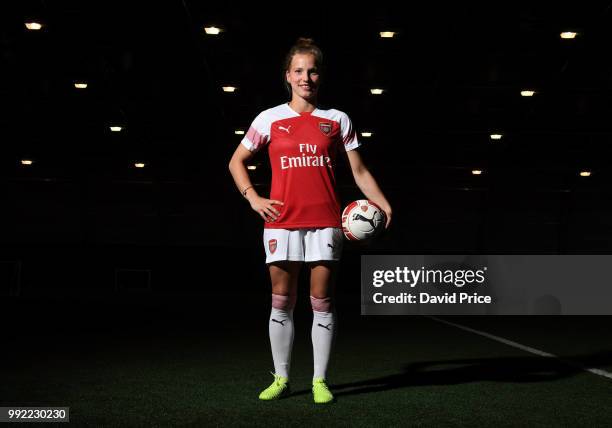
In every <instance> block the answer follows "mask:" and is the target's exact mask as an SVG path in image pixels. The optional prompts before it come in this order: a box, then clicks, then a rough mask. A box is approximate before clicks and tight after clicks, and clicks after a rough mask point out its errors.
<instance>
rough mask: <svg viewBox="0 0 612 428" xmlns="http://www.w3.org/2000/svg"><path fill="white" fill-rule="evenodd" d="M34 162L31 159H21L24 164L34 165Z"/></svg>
mask: <svg viewBox="0 0 612 428" xmlns="http://www.w3.org/2000/svg"><path fill="white" fill-rule="evenodd" d="M32 162H33V161H31V160H30V159H22V160H21V164H22V165H32Z"/></svg>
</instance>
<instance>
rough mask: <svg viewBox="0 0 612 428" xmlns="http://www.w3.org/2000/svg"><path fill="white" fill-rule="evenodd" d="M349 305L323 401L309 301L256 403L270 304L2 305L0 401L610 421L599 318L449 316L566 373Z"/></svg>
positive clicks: (299, 417)
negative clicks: (278, 385) (278, 383)
mask: <svg viewBox="0 0 612 428" xmlns="http://www.w3.org/2000/svg"><path fill="white" fill-rule="evenodd" d="M350 299H352V298H346V299H345V304H344V305H343V306H340V307H339V317H340V318H339V322H338V339H337V341H336V343H335V352H334V354H333V360H332V362H331V367H330V371H329V383H330V386H331V389H332V391H333V392H334V395H335V397H336V401H335V402H334V403H332V404H330V405H325V406H321V405H316V404H314V403H313V400H312V393H311V380H312V379H311V377H312V351H311V344H310V314H309V313H308V307H307V306H304V305H305V302H306V300H305V299H302V303H301V304H299V305H298V308H297V309H296V321H295V324H296V341H295V348H294V353H293V367H292V373H291V374H292V376H291V386H292V393H291V395H290V396H289V397H287V398H285V399H282V400H279V401H272V402H262V401H261V400H259V399H258V394H259V392H260V391H261V390H262V389H263V388H265V387H266V386H268V385H269V383H270V379H271V376H270V374H269V371H270V370H272V361H271V355H270V351H269V342H268V337H267V317H268V315H267V309H266V307H265V306H266V305H267V296H265V295H262V296H254V297H253V298H252V299H250V300H251V301H250V302H249V305H244V307H243V308H242V309H241V310H242V312H241V316H228V315H227V313H224V314H223V316H219V317H217V316H215V315H214V314H211V313H210V311H204V310H203V309H202V308H203V306H202V305H201V303H200V302H198V301H197V299H196V298H192V299H190V300H191V302H190V303H189V304H179V303H178V302H177V301H175V300H168V299H165V298H164V299H159V301H156V302H153V303H151V302H149V303H148V304H142V303H141V304H138V303H135V305H137V306H136V307H138V308H139V309H134V307H132V306H130V305H129V304H117V303H110V302H107V303H91V302H90V303H86V302H71V303H55V304H53V305H50V304H46V303H44V302H38V303H37V302H28V301H21V302H11V305H10V307H9V305H8V304H7V305H5V306H3V308H2V309H3V316H2V322H3V325H4V326H13V327H14V328H12V329H11V331H12V332H11V333H9V334H8V336H5V338H4V345H3V349H4V351H3V359H4V364H3V366H2V372H1V376H0V378H1V379H2V380H1V382H0V405H1V406H10V405H19V406H27V405H30V406H69V407H70V419H71V424H72V425H74V426H148V427H155V426H160V427H161V426H193V427H202V426H211V425H212V426H215V425H218V426H245V427H246V426H249V427H252V426H262V427H263V426H265V427H271V426H296V427H297V426H300V427H303V426H363V427H374V426H436V427H438V426H470V427H473V426H496V427H515V426H525V425H529V426H574V425H576V426H612V410H611V406H610V396H611V391H612V379H607V378H605V377H602V376H597V375H594V374H592V373H588V372H586V371H585V370H584V369H583V368H585V367H586V368H588V367H598V368H600V369H603V370H610V369H611V368H612V353H611V347H610V344H609V340H606V337H607V336H606V334H607V332H608V331H609V327H610V324H611V323H610V320H609V319H608V318H606V317H565V318H561V317H557V318H549V317H497V318H493V317H490V318H483V317H481V318H479V317H465V318H448V319H449V320H452V321H453V322H455V323H460V324H462V325H466V326H469V327H471V328H474V329H478V330H482V331H486V332H488V333H491V334H495V335H497V336H500V337H503V338H506V339H509V340H512V341H515V342H519V343H522V344H524V345H526V346H529V347H533V348H537V349H540V350H542V351H546V352H549V353H552V354H555V355H557V356H561V357H562V358H564V359H566V360H567V361H571V362H573V363H572V364H567V363H566V362H563V361H560V360H558V359H556V358H543V357H540V356H536V355H533V354H530V353H528V352H525V351H523V350H520V349H516V348H513V347H511V346H508V345H504V344H502V343H499V342H496V341H493V340H490V339H487V338H484V337H481V336H478V335H476V334H473V333H469V332H466V331H462V330H459V329H457V328H454V327H452V326H449V325H445V324H442V323H440V322H436V321H435V320H432V319H430V318H425V317H361V316H359V315H358V312H359V301H358V296H357V297H356V298H354V299H355V301H351V300H350ZM306 303H307V302H306ZM353 303H355V305H353ZM258 305H260V306H258Z"/></svg>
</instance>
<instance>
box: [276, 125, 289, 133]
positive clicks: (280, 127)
mask: <svg viewBox="0 0 612 428" xmlns="http://www.w3.org/2000/svg"><path fill="white" fill-rule="evenodd" d="M290 128H291V125H289V126H288V127H286V128H285V127H284V126H279V127H278V129H280V130H281V131H285V132H286V133H287V134H288V133H289V129H290Z"/></svg>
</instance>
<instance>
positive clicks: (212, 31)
mask: <svg viewBox="0 0 612 428" xmlns="http://www.w3.org/2000/svg"><path fill="white" fill-rule="evenodd" d="M204 31H206V34H209V35H211V36H216V35H217V34H219V33H220V32H221V29H220V28H217V27H204Z"/></svg>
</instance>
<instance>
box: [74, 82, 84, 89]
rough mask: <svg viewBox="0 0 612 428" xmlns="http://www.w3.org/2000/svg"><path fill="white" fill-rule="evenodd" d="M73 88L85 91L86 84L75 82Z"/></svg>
mask: <svg viewBox="0 0 612 428" xmlns="http://www.w3.org/2000/svg"><path fill="white" fill-rule="evenodd" d="M74 87H75V88H77V89H86V88H87V83H85V82H75V83H74Z"/></svg>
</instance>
